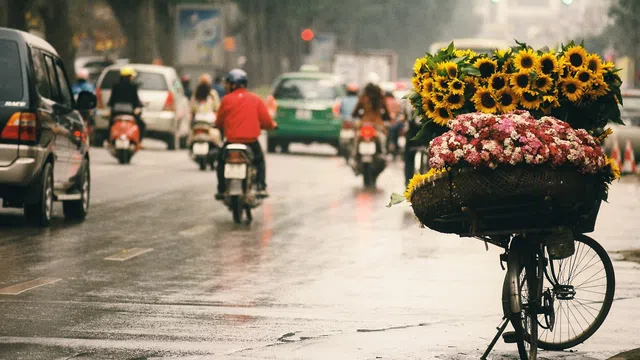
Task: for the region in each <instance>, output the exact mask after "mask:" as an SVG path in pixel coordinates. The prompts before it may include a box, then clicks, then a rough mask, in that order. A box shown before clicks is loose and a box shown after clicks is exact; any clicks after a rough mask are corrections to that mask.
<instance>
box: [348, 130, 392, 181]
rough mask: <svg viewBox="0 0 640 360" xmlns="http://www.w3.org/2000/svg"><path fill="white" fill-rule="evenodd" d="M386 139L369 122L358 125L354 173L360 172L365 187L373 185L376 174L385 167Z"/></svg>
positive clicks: (376, 178)
mask: <svg viewBox="0 0 640 360" xmlns="http://www.w3.org/2000/svg"><path fill="white" fill-rule="evenodd" d="M385 144H386V141H385V139H384V136H383V135H382V134H381V133H379V132H378V131H377V130H376V128H375V127H373V126H372V125H370V124H363V125H362V126H361V127H360V131H359V133H358V138H357V140H356V150H357V151H356V153H355V166H354V170H355V171H356V174H362V177H363V180H364V186H365V187H375V186H376V181H377V180H378V176H379V175H380V174H381V173H382V171H383V170H384V169H385V168H386V167H387V160H386V159H385V156H384V148H385Z"/></svg>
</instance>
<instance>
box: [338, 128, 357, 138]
mask: <svg viewBox="0 0 640 360" xmlns="http://www.w3.org/2000/svg"><path fill="white" fill-rule="evenodd" d="M354 137H356V132H355V131H354V130H340V138H341V139H353V138H354Z"/></svg>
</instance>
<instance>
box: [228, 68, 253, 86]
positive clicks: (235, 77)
mask: <svg viewBox="0 0 640 360" xmlns="http://www.w3.org/2000/svg"><path fill="white" fill-rule="evenodd" d="M225 81H227V82H229V83H230V84H232V85H236V86H237V87H246V86H247V83H248V81H247V73H246V72H245V71H244V70H242V69H233V70H231V71H229V73H228V74H227V76H226V77H225Z"/></svg>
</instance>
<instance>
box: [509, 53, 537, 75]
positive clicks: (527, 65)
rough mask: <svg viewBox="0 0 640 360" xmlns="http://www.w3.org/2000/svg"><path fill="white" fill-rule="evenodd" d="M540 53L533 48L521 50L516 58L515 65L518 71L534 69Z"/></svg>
mask: <svg viewBox="0 0 640 360" xmlns="http://www.w3.org/2000/svg"><path fill="white" fill-rule="evenodd" d="M538 57H539V56H538V54H537V53H536V52H534V51H533V50H532V49H526V50H520V51H519V52H518V55H516V58H515V63H514V64H515V66H516V70H518V71H525V70H526V71H530V70H533V69H534V68H535V66H536V64H537V63H538Z"/></svg>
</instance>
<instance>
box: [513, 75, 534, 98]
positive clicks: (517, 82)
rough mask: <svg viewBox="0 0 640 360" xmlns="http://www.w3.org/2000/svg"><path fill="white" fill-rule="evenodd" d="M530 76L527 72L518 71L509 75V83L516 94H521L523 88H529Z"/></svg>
mask: <svg viewBox="0 0 640 360" xmlns="http://www.w3.org/2000/svg"><path fill="white" fill-rule="evenodd" d="M529 81H530V76H529V73H528V72H518V73H515V74H513V75H511V79H510V83H511V87H512V88H513V91H515V93H516V94H518V95H522V93H523V92H524V91H525V90H528V89H529Z"/></svg>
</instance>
